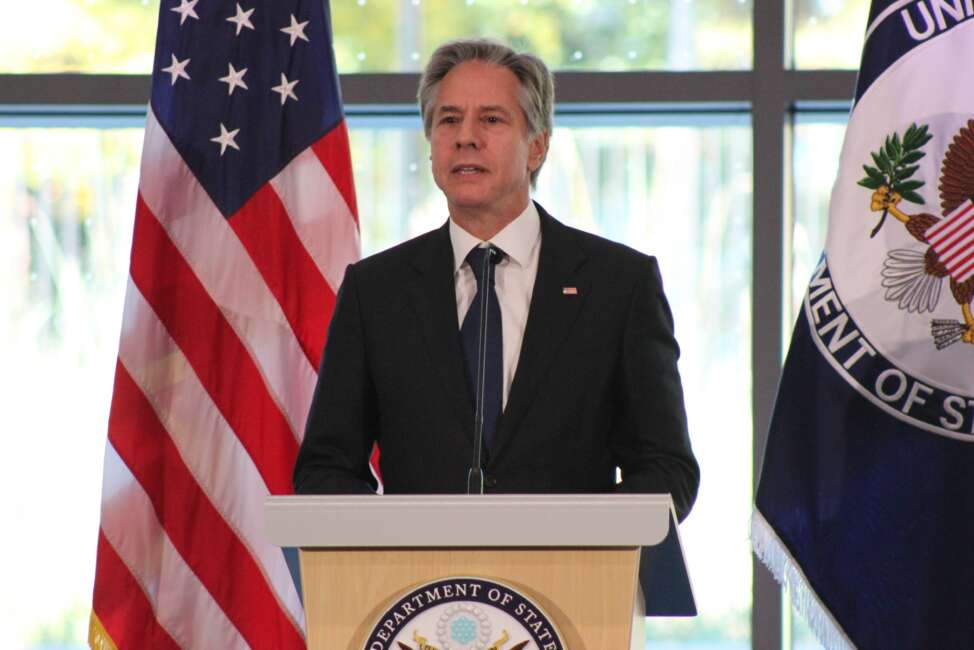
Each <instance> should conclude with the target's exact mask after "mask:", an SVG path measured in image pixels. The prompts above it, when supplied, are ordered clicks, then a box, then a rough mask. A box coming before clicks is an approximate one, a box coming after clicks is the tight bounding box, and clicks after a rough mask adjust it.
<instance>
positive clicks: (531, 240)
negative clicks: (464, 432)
mask: <svg viewBox="0 0 974 650" xmlns="http://www.w3.org/2000/svg"><path fill="white" fill-rule="evenodd" d="M450 243H451V244H452V245H453V281H454V284H455V286H456V293H457V322H458V323H460V324H461V325H462V324H463V317H464V316H466V314H467V310H468V309H470V305H471V303H473V298H474V296H475V295H476V294H477V278H476V277H475V276H474V274H473V270H472V269H471V268H470V265H469V264H467V254H468V253H469V252H470V251H471V250H473V249H474V248H475V247H476V246H487V245H488V244H493V245H494V246H497V247H498V248H500V249H501V250H502V251H504V253H505V257H504V259H503V260H501V261H500V262H499V263H498V264H497V267H496V273H495V276H494V288H495V290H496V291H497V301H498V302H499V303H500V308H501V330H502V340H503V345H504V391H503V397H502V399H503V407H506V406H507V396H508V394H509V393H510V391H511V382H513V381H514V373H515V372H516V371H517V360H518V357H519V356H520V355H521V341H522V340H523V339H524V326H525V324H527V322H528V310H529V309H530V307H531V294H532V293H533V292H534V278H535V276H537V274H538V251H539V250H540V249H541V219H540V217H539V216H538V209H537V208H536V207H535V206H534V202H533V201H528V206H527V207H526V208H525V209H524V212H522V213H521V214H520V215H518V216H517V218H516V219H514V221H512V222H511V223H509V224H507V226H505V227H504V229H503V230H501V231H500V232H499V233H497V234H496V235H494V236H493V237H491V238H490V241H487V242H483V241H480V240H479V239H477V238H476V237H474V236H473V235H471V234H470V233H468V232H467V231H466V230H464V229H463V228H461V227H460V226H458V225H457V224H456V222H455V221H453V219H450Z"/></svg>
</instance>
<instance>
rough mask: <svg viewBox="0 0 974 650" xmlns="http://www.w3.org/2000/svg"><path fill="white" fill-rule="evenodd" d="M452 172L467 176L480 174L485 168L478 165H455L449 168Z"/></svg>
mask: <svg viewBox="0 0 974 650" xmlns="http://www.w3.org/2000/svg"><path fill="white" fill-rule="evenodd" d="M450 171H451V172H452V173H454V174H459V175H460V176H467V175H470V174H482V173H484V172H486V171H487V169H486V168H484V167H481V166H480V165H456V166H454V167H453V169H451V170H450Z"/></svg>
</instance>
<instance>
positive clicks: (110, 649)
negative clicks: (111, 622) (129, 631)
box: [88, 612, 118, 650]
mask: <svg viewBox="0 0 974 650" xmlns="http://www.w3.org/2000/svg"><path fill="white" fill-rule="evenodd" d="M88 647H89V648H91V650H118V646H116V645H115V642H114V641H112V637H110V636H108V632H107V631H106V630H105V626H104V625H102V624H101V621H100V620H98V615H97V614H95V613H94V612H92V613H91V620H90V621H88Z"/></svg>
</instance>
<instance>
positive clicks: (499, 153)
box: [430, 61, 547, 219]
mask: <svg viewBox="0 0 974 650" xmlns="http://www.w3.org/2000/svg"><path fill="white" fill-rule="evenodd" d="M519 90H520V82H519V81H518V79H517V77H516V76H515V75H514V73H513V72H511V71H510V70H508V69H507V68H504V67H502V66H498V65H493V64H489V63H484V62H482V61H467V62H465V63H461V64H460V65H458V66H456V67H455V68H453V69H452V70H450V72H449V73H448V74H447V75H446V76H445V77H444V78H443V80H442V81H441V82H440V85H439V89H438V92H437V95H436V102H435V104H434V106H433V125H432V130H431V131H430V146H431V149H432V161H433V165H432V166H433V178H434V179H435V180H436V185H437V186H438V187H439V188H440V189H441V190H442V191H443V193H444V194H445V195H446V199H447V202H448V203H449V207H450V214H451V215H453V216H454V217H455V218H477V219H483V218H491V217H495V218H496V217H500V218H507V219H510V218H513V217H516V216H517V215H518V214H520V212H521V210H523V209H524V206H525V205H527V201H528V189H529V187H530V176H531V172H532V171H533V170H535V169H537V168H538V166H539V165H540V164H541V161H542V160H543V158H544V153H545V149H546V147H547V137H546V136H545V135H544V134H538V135H536V136H534V137H529V136H528V127H527V122H526V120H525V118H524V113H523V111H522V110H521V105H520V103H519V102H518V91H519Z"/></svg>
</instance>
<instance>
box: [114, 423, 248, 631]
mask: <svg viewBox="0 0 974 650" xmlns="http://www.w3.org/2000/svg"><path fill="white" fill-rule="evenodd" d="M103 490H104V491H103V494H102V512H101V526H102V531H103V532H104V533H105V538H106V539H107V540H108V542H109V543H110V544H111V545H112V546H113V547H114V548H115V551H116V552H117V553H118V555H119V557H120V558H121V559H122V562H124V563H125V566H127V567H128V569H129V571H130V572H131V573H132V576H133V577H134V578H135V580H136V581H137V582H138V583H139V584H140V585H142V588H143V590H144V591H145V593H146V596H147V598H148V599H149V603H150V604H151V606H152V609H153V612H154V613H155V616H156V620H158V621H159V624H160V625H161V626H162V627H163V628H164V629H165V630H166V632H168V633H169V635H170V636H171V637H172V638H173V639H175V640H176V642H177V643H178V644H179V645H180V646H182V647H184V648H226V649H227V650H234V649H237V648H239V649H240V650H249V647H248V645H247V642H246V641H244V639H243V637H241V636H240V633H239V632H237V629H236V628H235V627H234V626H233V624H232V623H231V622H230V621H229V620H228V619H227V617H226V616H225V615H224V614H223V610H222V609H221V608H220V606H219V605H217V603H216V601H214V600H213V597H212V596H210V593H209V592H208V591H207V590H206V589H205V588H204V587H203V585H202V584H201V583H200V581H199V579H198V578H197V577H196V575H195V574H194V573H193V571H192V570H191V569H190V568H189V567H188V566H187V565H186V563H185V562H184V561H183V558H182V557H181V556H180V555H179V552H178V551H176V549H175V547H173V545H172V543H171V542H170V541H169V537H168V536H167V535H166V533H165V531H163V529H162V526H161V525H160V524H159V520H158V518H157V517H156V514H155V511H154V510H153V508H152V503H151V502H150V501H149V498H148V496H147V495H146V494H145V491H143V489H142V486H141V485H139V483H138V481H136V480H135V477H134V476H133V475H132V473H131V472H130V471H129V469H128V467H127V466H126V465H125V463H124V462H123V461H122V459H121V457H119V455H118V453H117V452H116V451H115V448H114V447H113V446H112V444H111V443H110V442H109V443H108V444H107V445H106V447H105V484H104V488H103ZM160 578H163V579H160ZM188 612H192V613H193V614H194V615H193V616H187V615H186V614H187V613H188Z"/></svg>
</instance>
